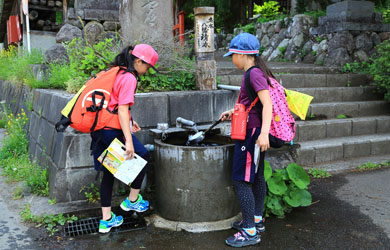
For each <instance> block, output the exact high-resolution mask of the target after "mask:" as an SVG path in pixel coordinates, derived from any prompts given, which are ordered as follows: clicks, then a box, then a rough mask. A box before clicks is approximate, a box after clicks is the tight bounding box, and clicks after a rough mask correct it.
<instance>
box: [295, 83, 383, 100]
mask: <svg viewBox="0 0 390 250" xmlns="http://www.w3.org/2000/svg"><path fill="white" fill-rule="evenodd" d="M291 90H295V91H298V92H302V93H305V94H308V95H311V96H313V97H314V98H313V100H312V103H324V102H351V101H373V100H382V99H383V95H382V94H378V93H377V92H376V91H375V87H374V86H362V87H334V88H327V87H319V88H291Z"/></svg>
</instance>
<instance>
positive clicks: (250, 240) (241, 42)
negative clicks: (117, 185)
mask: <svg viewBox="0 0 390 250" xmlns="http://www.w3.org/2000/svg"><path fill="white" fill-rule="evenodd" d="M259 49H260V43H259V40H258V39H257V38H256V37H255V36H253V35H251V34H248V33H242V34H240V35H238V36H236V37H234V38H233V40H232V41H231V43H230V47H229V52H228V53H226V54H225V55H224V56H231V57H232V61H233V64H234V65H235V66H236V67H237V68H238V69H240V70H244V71H245V72H248V71H249V74H250V85H251V87H252V88H253V89H254V91H255V93H257V96H258V97H259V100H260V102H261V104H262V113H261V114H258V113H257V112H256V110H255V109H251V110H250V112H249V114H248V122H247V130H246V137H245V140H242V141H241V140H237V141H236V144H235V149H234V160H233V183H234V186H235V188H236V191H237V193H238V198H239V202H240V207H241V212H242V217H243V220H242V221H237V222H233V224H232V227H233V228H235V229H237V230H238V231H239V232H238V233H236V234H234V235H233V236H231V237H229V238H227V239H226V244H228V245H230V246H233V247H242V246H248V245H255V244H257V243H259V242H260V235H259V233H260V232H264V231H265V227H264V219H263V208H264V199H265V195H266V188H267V186H266V183H265V179H264V156H265V151H266V150H267V149H269V147H270V143H269V130H270V126H271V119H272V102H271V97H270V94H269V91H268V86H269V80H268V78H269V77H273V75H272V73H271V71H270V70H269V69H268V67H267V66H266V65H265V63H264V61H263V60H262V59H261V57H260V56H259ZM239 103H241V104H244V105H245V107H246V109H248V108H249V106H250V105H251V101H250V100H249V96H248V93H247V90H246V87H245V74H244V77H243V80H242V84H241V89H240V96H239ZM232 114H233V109H231V110H228V111H225V112H223V113H222V114H221V116H220V119H222V120H226V119H231V117H232ZM256 144H257V146H258V147H259V148H260V149H261V152H260V156H259V157H260V160H259V164H258V169H256V163H255V161H254V159H255V155H254V153H255V145H256Z"/></svg>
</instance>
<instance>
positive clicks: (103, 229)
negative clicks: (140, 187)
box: [99, 212, 123, 233]
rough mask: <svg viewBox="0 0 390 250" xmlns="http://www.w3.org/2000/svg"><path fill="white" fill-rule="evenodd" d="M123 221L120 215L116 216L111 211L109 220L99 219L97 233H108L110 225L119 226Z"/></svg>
mask: <svg viewBox="0 0 390 250" xmlns="http://www.w3.org/2000/svg"><path fill="white" fill-rule="evenodd" d="M122 223H123V217H122V216H116V215H115V214H114V213H113V212H111V220H109V221H106V220H100V223H99V233H108V232H110V230H111V228H112V227H119V226H120V225H122Z"/></svg>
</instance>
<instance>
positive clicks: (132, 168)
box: [98, 138, 147, 185]
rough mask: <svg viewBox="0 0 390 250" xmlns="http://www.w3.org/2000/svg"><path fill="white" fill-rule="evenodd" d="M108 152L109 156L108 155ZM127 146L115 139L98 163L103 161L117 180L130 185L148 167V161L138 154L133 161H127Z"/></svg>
mask: <svg viewBox="0 0 390 250" xmlns="http://www.w3.org/2000/svg"><path fill="white" fill-rule="evenodd" d="M106 152H107V154H106ZM124 153H125V145H123V143H122V142H120V141H119V140H118V139H117V138H115V139H114V140H113V141H112V142H111V144H110V146H109V147H108V148H107V149H106V150H105V151H104V152H103V153H102V154H101V155H100V156H99V158H98V161H100V162H102V160H103V158H104V156H105V158H104V161H103V166H104V167H106V168H107V169H108V170H109V171H110V172H111V173H112V174H113V175H114V177H115V178H117V179H118V180H120V181H122V182H124V183H125V184H126V185H129V184H130V183H132V182H133V181H134V179H135V178H136V177H137V176H138V174H139V173H140V172H141V171H142V169H143V168H144V167H145V165H146V163H147V162H146V161H145V160H144V159H142V157H140V156H139V155H137V154H134V158H133V159H132V160H125V157H124Z"/></svg>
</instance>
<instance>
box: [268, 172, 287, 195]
mask: <svg viewBox="0 0 390 250" xmlns="http://www.w3.org/2000/svg"><path fill="white" fill-rule="evenodd" d="M267 184H268V189H269V191H270V192H271V193H273V194H276V195H283V194H285V193H286V191H287V185H286V183H285V182H284V180H283V178H282V176H281V175H276V176H272V177H271V178H269V179H268V182H267Z"/></svg>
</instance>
